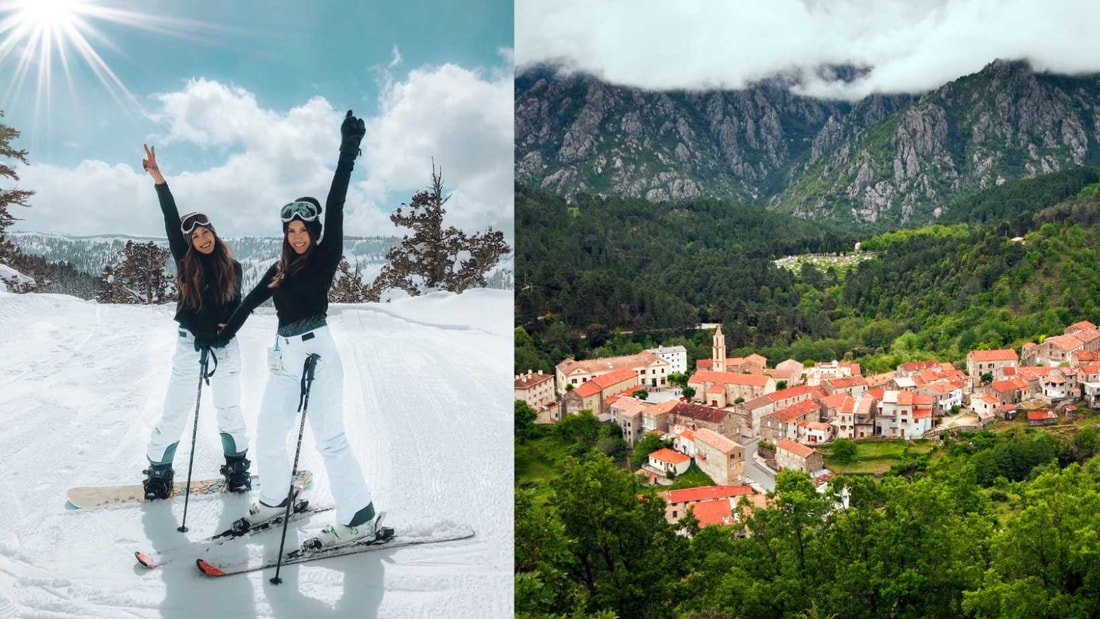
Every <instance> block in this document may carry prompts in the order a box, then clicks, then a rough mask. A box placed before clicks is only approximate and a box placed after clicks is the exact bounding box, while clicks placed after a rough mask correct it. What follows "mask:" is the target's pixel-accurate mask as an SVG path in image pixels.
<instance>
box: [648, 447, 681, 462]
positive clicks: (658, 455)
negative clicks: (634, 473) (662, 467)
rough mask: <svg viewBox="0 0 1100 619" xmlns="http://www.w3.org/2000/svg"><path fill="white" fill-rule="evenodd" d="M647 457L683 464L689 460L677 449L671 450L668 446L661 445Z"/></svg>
mask: <svg viewBox="0 0 1100 619" xmlns="http://www.w3.org/2000/svg"><path fill="white" fill-rule="evenodd" d="M649 457H650V458H653V459H655V460H660V461H661V462H668V463H671V464H683V463H684V462H690V461H691V458H689V457H687V456H685V455H684V454H682V453H680V452H678V451H673V450H671V449H669V448H668V447H662V448H660V449H658V450H657V451H655V452H653V453H651V454H649Z"/></svg>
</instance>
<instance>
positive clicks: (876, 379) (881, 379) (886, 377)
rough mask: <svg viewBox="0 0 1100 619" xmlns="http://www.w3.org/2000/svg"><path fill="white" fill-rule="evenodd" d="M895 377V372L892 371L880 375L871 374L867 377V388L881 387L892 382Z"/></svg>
mask: <svg viewBox="0 0 1100 619" xmlns="http://www.w3.org/2000/svg"><path fill="white" fill-rule="evenodd" d="M895 376H897V372H894V371H890V372H883V373H882V374H872V375H870V376H868V377H867V386H868V387H871V388H875V387H881V386H882V385H885V384H886V383H888V382H890V381H892V380H894V377H895Z"/></svg>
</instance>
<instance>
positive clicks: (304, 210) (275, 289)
mask: <svg viewBox="0 0 1100 619" xmlns="http://www.w3.org/2000/svg"><path fill="white" fill-rule="evenodd" d="M340 133H341V138H342V139H341V142H340V158H339V160H338V162H337V165H336V174H335V176H334V177H333V179H332V186H331V187H330V189H329V193H328V200H327V201H326V202H325V209H327V211H328V213H327V214H326V215H325V222H324V225H325V234H324V238H323V239H322V237H321V231H322V230H321V213H322V211H323V209H322V208H321V203H320V201H318V200H317V199H316V198H311V197H304V198H298V199H297V200H295V201H293V202H291V203H289V204H287V205H285V206H283V207H282V208H281V209H280V210H279V219H281V220H282V224H283V247H282V253H281V255H280V257H279V261H278V262H276V263H275V264H273V265H272V266H271V268H269V269H268V270H267V272H266V273H265V274H264V276H263V278H262V279H261V280H260V283H259V284H257V285H256V287H255V288H254V289H253V290H252V291H251V292H249V293H248V295H247V296H246V297H245V298H244V300H243V301H241V305H240V307H238V308H237V310H236V311H235V312H233V316H232V317H230V319H229V321H228V322H227V324H226V325H225V327H224V328H223V329H222V330H221V332H220V333H219V334H218V337H217V339H216V340H215V342H219V343H220V342H221V341H224V340H225V339H226V338H230V337H233V335H234V334H236V333H237V330H238V329H240V328H241V325H242V324H244V321H245V320H246V319H247V318H248V316H249V315H250V314H251V313H252V310H254V309H256V307H258V306H259V305H260V304H261V303H263V302H264V301H265V300H267V299H269V298H272V299H274V303H275V313H276V315H277V316H278V318H279V328H278V335H277V337H276V346H275V348H274V349H273V350H271V351H269V353H270V357H269V361H270V365H271V374H270V376H269V378H268V382H267V387H266V388H265V390H264V396H263V408H262V410H261V411H260V416H259V421H258V422H257V428H256V453H257V456H256V464H257V468H258V472H259V474H260V475H262V476H263V478H264V484H263V487H262V488H260V490H259V496H258V497H257V500H256V501H255V502H253V504H252V507H251V508H250V509H249V511H248V514H247V515H246V516H245V517H244V518H243V519H242V521H243V522H242V521H238V523H239V524H240V526H242V527H244V528H250V527H253V526H257V525H260V524H262V523H264V522H269V521H271V520H273V519H275V518H278V517H281V516H282V515H283V514H284V513H285V512H286V510H287V509H288V508H289V507H290V506H289V503H288V502H289V501H290V500H291V499H290V496H289V494H288V492H287V488H289V487H290V478H291V466H290V463H289V461H288V457H287V450H286V438H287V433H288V432H289V431H290V429H291V428H292V427H293V426H294V416H295V411H297V410H299V409H300V406H299V404H300V403H301V402H303V401H304V402H308V411H307V410H304V409H303V410H302V415H303V416H306V413H307V412H308V417H309V421H310V426H311V427H312V428H313V437H314V440H315V441H316V443H317V448H318V450H320V452H321V453H322V455H323V456H324V462H325V469H326V470H327V472H328V478H329V486H330V489H331V491H332V496H333V498H334V499H335V502H336V522H335V523H333V524H332V525H330V526H329V527H327V528H325V530H324V531H322V532H321V534H320V535H319V536H318V537H316V538H311V539H309V540H307V541H306V542H305V543H304V544H303V546H305V547H309V548H311V549H312V548H319V547H330V546H335V545H341V544H344V543H350V542H353V541H356V540H359V539H362V538H364V537H368V536H372V535H373V534H374V522H375V511H374V503H373V502H372V501H371V494H370V490H369V489H368V487H367V483H366V481H365V479H364V477H363V471H362V469H361V468H360V467H359V462H358V460H357V459H356V457H355V454H354V452H352V450H351V447H350V446H349V445H348V441H347V438H346V437H345V436H344V422H343V414H344V412H343V384H344V375H343V372H344V371H343V367H342V366H341V363H340V356H339V354H337V351H336V343H335V342H334V341H333V338H332V334H331V333H330V332H329V329H328V327H327V326H326V316H327V311H328V291H329V288H330V287H331V286H332V280H333V278H334V277H335V275H336V267H337V265H338V264H339V262H340V259H341V258H342V257H343V254H344V199H345V197H346V196H347V191H348V183H349V181H350V179H351V171H352V168H353V167H354V164H355V157H356V156H357V155H358V153H359V142H360V141H361V140H362V139H363V135H364V134H365V133H366V129H365V127H364V126H363V121H362V120H359V119H357V118H355V117H354V116H353V115H352V113H351V110H348V113H347V116H346V117H345V118H344V122H343V124H342V125H341V126H340ZM315 357H319V360H318V359H315ZM311 360H313V361H316V365H315V366H312V365H310V362H311ZM307 366H308V367H309V368H312V371H313V377H314V378H313V381H312V382H311V383H309V384H310V385H311V386H309V387H307V389H308V392H306V393H305V394H308V397H305V398H303V395H305V394H304V393H303V385H306V384H307V383H306V381H303V380H302V377H303V375H307V374H309V370H308V369H307ZM298 444H299V445H301V437H300V436H299V441H298ZM294 462H295V464H297V454H296V455H295V460H294Z"/></svg>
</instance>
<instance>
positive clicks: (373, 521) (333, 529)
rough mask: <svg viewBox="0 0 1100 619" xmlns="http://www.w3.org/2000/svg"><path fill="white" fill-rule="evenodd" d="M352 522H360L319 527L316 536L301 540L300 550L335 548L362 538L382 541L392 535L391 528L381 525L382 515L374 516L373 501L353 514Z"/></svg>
mask: <svg viewBox="0 0 1100 619" xmlns="http://www.w3.org/2000/svg"><path fill="white" fill-rule="evenodd" d="M352 522H360V524H357V525H355V526H353V525H350V524H348V525H345V524H340V523H339V522H337V523H334V524H330V525H328V526H327V527H325V528H324V529H321V532H320V533H319V534H318V535H317V537H311V538H310V539H307V540H306V541H304V542H302V551H303V552H311V551H317V550H322V549H325V548H335V547H337V546H345V545H347V544H352V543H355V542H359V541H364V540H367V541H384V540H386V539H389V538H390V537H393V529H390V528H386V527H383V526H381V524H382V515H381V514H379V515H378V517H377V518H376V517H375V516H374V503H371V504H369V505H367V506H366V507H365V508H363V509H361V510H360V511H359V513H357V514H355V518H353V519H352Z"/></svg>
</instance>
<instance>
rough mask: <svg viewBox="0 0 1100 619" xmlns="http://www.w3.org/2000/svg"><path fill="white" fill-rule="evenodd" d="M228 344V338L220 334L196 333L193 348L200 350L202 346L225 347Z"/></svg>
mask: <svg viewBox="0 0 1100 619" xmlns="http://www.w3.org/2000/svg"><path fill="white" fill-rule="evenodd" d="M227 344H229V338H227V337H225V336H224V335H221V334H220V333H219V334H217V335H196V336H195V350H202V349H203V348H225V347H226V345H227Z"/></svg>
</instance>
